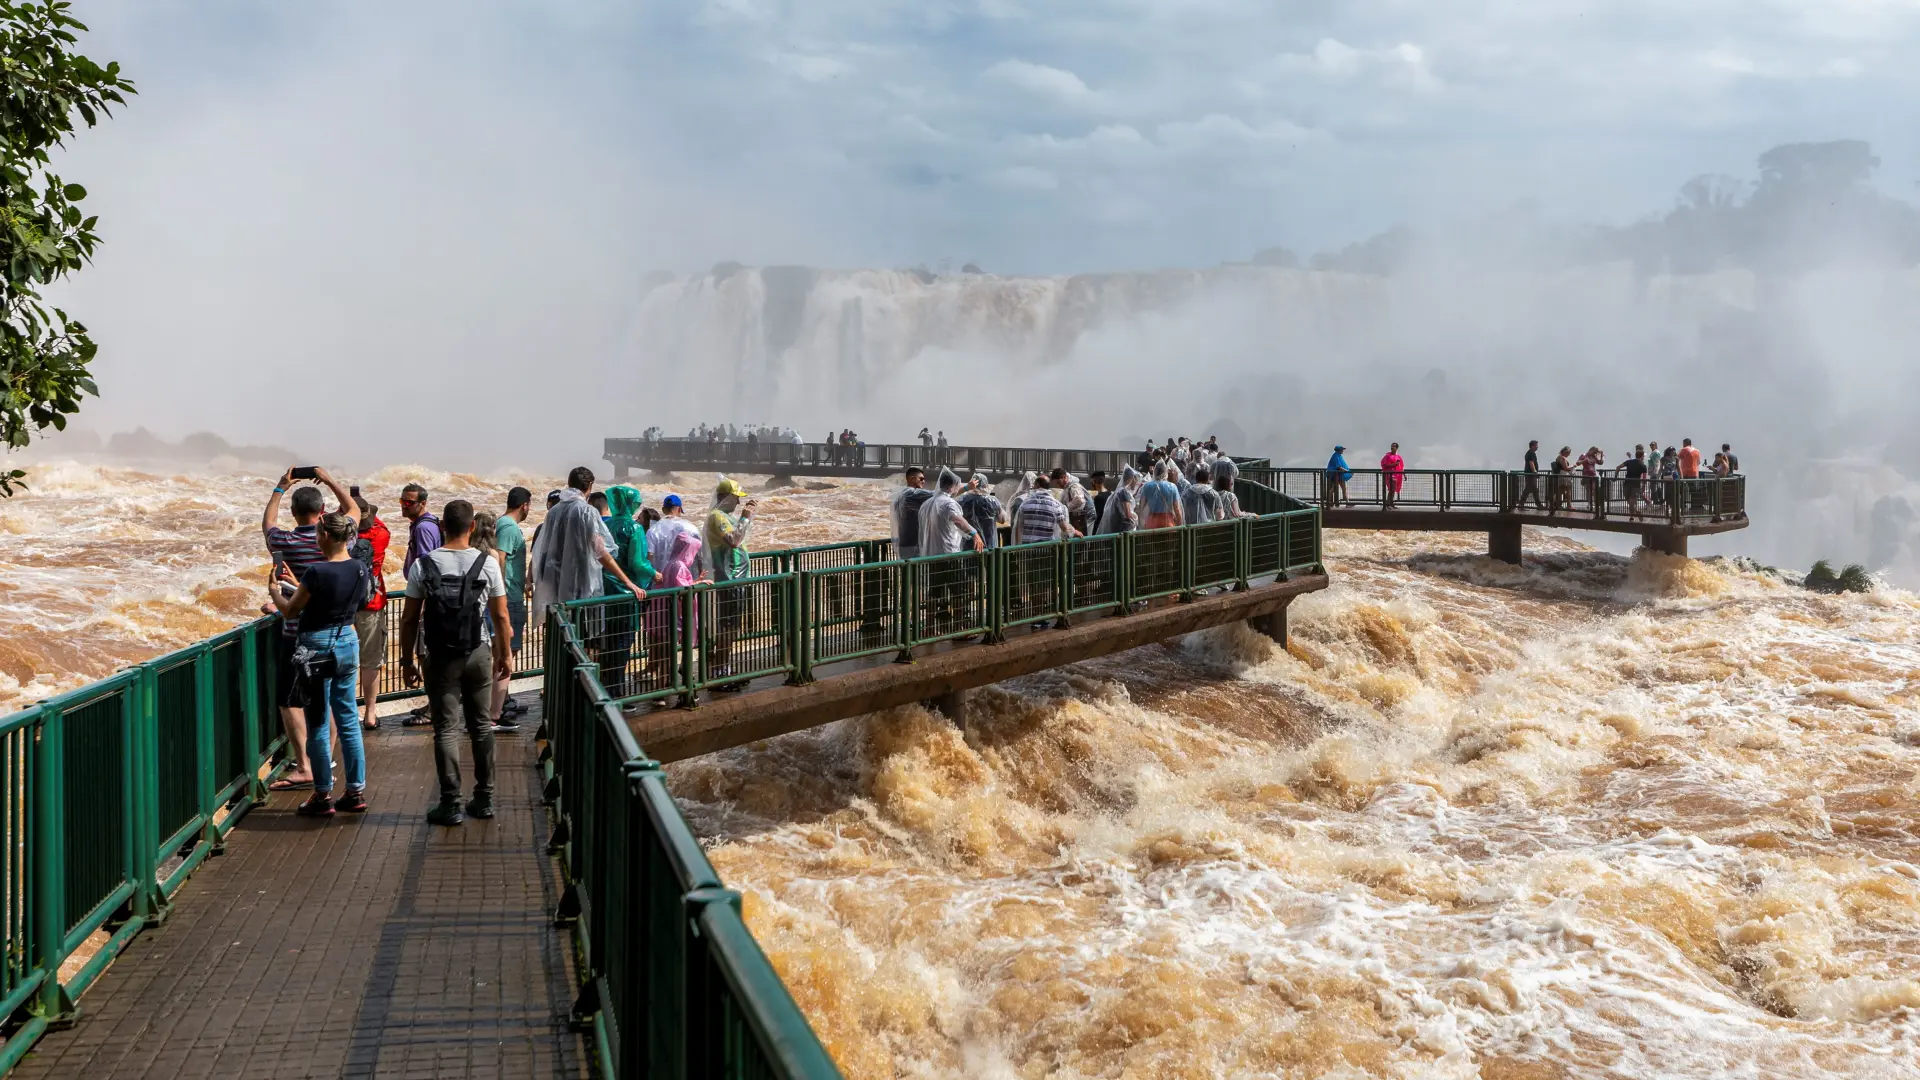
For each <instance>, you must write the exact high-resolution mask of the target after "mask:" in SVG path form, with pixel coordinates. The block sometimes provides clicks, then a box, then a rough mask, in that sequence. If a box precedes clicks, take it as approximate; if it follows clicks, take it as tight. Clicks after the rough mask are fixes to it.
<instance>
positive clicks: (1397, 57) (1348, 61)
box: [1279, 37, 1441, 94]
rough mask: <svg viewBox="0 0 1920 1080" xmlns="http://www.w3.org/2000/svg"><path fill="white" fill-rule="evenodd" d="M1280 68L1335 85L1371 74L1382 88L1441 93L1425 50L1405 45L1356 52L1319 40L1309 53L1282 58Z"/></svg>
mask: <svg viewBox="0 0 1920 1080" xmlns="http://www.w3.org/2000/svg"><path fill="white" fill-rule="evenodd" d="M1279 67H1280V69H1281V70H1282V71H1295V72H1307V73H1310V74H1314V75H1318V76H1320V77H1321V78H1324V79H1329V80H1334V81H1345V80H1352V79H1358V78H1361V77H1362V76H1366V75H1370V74H1372V75H1377V76H1378V77H1379V78H1380V80H1381V82H1382V84H1383V85H1385V86H1388V87H1391V88H1394V89H1399V90H1408V91H1412V92H1415V93H1422V94H1427V93H1433V92H1435V91H1437V90H1439V89H1441V82H1440V80H1439V78H1438V77H1436V76H1435V75H1434V74H1433V72H1432V70H1431V69H1429V68H1428V66H1427V54H1426V50H1424V49H1422V48H1421V47H1420V46H1418V45H1414V44H1412V43H1410V42H1404V41H1403V42H1401V43H1400V44H1398V45H1393V46H1390V47H1387V48H1383V49H1356V48H1354V47H1353V46H1351V45H1348V44H1347V43H1345V42H1343V41H1340V40H1339V39H1337V38H1330V37H1328V38H1321V39H1320V41H1319V43H1318V44H1316V45H1314V47H1313V51H1312V52H1310V53H1285V54H1282V55H1281V57H1280V60H1279Z"/></svg>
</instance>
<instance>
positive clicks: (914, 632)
mask: <svg viewBox="0 0 1920 1080" xmlns="http://www.w3.org/2000/svg"><path fill="white" fill-rule="evenodd" d="M899 572H900V576H901V581H900V584H899V586H898V587H897V588H896V589H895V591H894V595H895V596H898V597H899V598H900V607H901V609H902V610H901V611H900V612H899V613H898V614H897V615H896V616H895V618H894V625H895V627H896V628H897V629H896V631H895V634H894V636H895V638H896V639H897V641H896V644H898V645H899V646H900V651H899V653H898V654H896V655H895V656H894V658H893V662H894V663H896V664H911V663H913V641H914V639H915V638H916V637H918V636H919V630H920V575H919V574H916V573H914V566H913V564H912V563H910V562H907V561H905V560H902V561H901V563H900V571H899Z"/></svg>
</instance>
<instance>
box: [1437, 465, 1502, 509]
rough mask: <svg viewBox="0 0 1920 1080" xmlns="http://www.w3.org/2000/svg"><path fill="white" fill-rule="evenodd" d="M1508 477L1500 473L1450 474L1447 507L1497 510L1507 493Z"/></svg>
mask: <svg viewBox="0 0 1920 1080" xmlns="http://www.w3.org/2000/svg"><path fill="white" fill-rule="evenodd" d="M1505 482H1506V475H1505V474H1504V473H1498V472H1457V473H1451V474H1448V485H1449V490H1448V491H1447V505H1448V506H1461V507H1474V508H1476V509H1483V510H1496V509H1499V507H1500V498H1501V496H1502V494H1503V493H1504V491H1505Z"/></svg>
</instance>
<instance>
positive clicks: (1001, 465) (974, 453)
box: [603, 439, 1265, 482]
mask: <svg viewBox="0 0 1920 1080" xmlns="http://www.w3.org/2000/svg"><path fill="white" fill-rule="evenodd" d="M603 456H604V457H605V458H606V459H607V460H608V461H610V462H612V463H613V474H614V478H615V479H616V480H624V479H626V477H627V474H628V472H629V471H631V470H633V469H643V470H651V471H653V472H660V473H670V472H673V471H675V470H678V471H680V472H696V473H704V472H725V473H749V474H753V475H761V474H765V475H768V476H850V477H865V478H867V479H872V480H884V479H886V478H887V477H890V476H898V475H900V473H901V472H902V471H903V470H905V469H906V467H907V466H909V465H918V466H920V467H922V468H926V469H933V468H938V467H939V466H942V465H945V466H948V467H950V468H952V469H953V470H954V471H956V472H958V473H960V474H961V475H962V476H965V475H967V474H969V473H973V472H980V473H984V474H985V475H987V476H989V477H991V478H992V479H993V480H994V481H995V482H998V481H1001V480H1005V479H1007V478H1009V477H1013V476H1019V475H1020V474H1021V473H1023V472H1029V471H1031V472H1040V473H1044V472H1048V471H1051V470H1053V469H1065V470H1067V471H1068V472H1070V473H1074V474H1075V475H1078V476H1086V475H1087V474H1088V473H1091V472H1093V471H1095V470H1100V471H1103V472H1106V473H1109V474H1112V475H1115V476H1118V475H1119V474H1120V470H1121V468H1123V467H1124V466H1127V465H1131V464H1134V461H1135V459H1136V458H1138V457H1139V456H1140V452H1139V451H1138V450H1044V449H1036V448H1024V447H1006V446H938V445H935V446H925V445H922V444H920V443H871V444H866V445H861V446H839V445H835V444H832V443H781V442H752V443H748V442H702V441H699V440H689V439H608V440H606V443H605V451H604V454H603ZM1261 463H1262V464H1264V463H1265V462H1264V459H1262V462H1261Z"/></svg>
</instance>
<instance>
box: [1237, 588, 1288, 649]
mask: <svg viewBox="0 0 1920 1080" xmlns="http://www.w3.org/2000/svg"><path fill="white" fill-rule="evenodd" d="M1292 605H1293V598H1292V597H1291V596H1289V597H1288V598H1287V602H1286V603H1285V604H1282V605H1280V610H1278V611H1272V612H1269V613H1267V614H1265V615H1258V616H1255V617H1254V618H1251V619H1248V620H1247V625H1248V626H1250V627H1252V628H1253V629H1254V630H1256V631H1258V632H1260V633H1262V634H1265V635H1267V636H1268V637H1270V638H1272V639H1273V640H1274V643H1275V644H1277V645H1279V646H1280V647H1281V648H1282V649H1284V648H1286V647H1287V608H1289V607H1291V606H1292Z"/></svg>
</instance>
